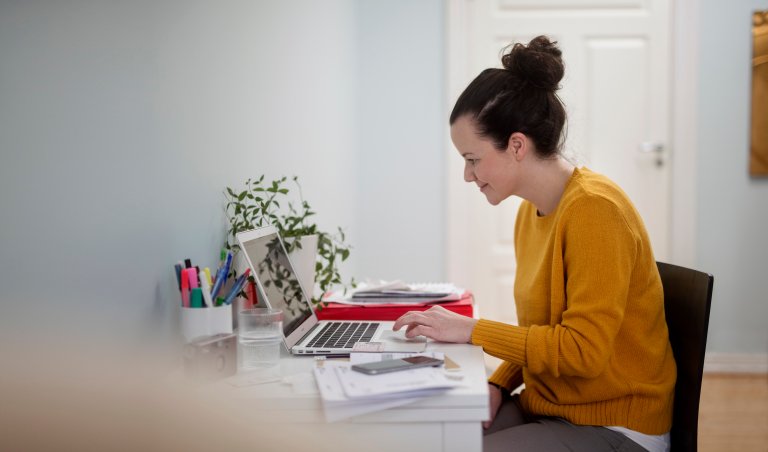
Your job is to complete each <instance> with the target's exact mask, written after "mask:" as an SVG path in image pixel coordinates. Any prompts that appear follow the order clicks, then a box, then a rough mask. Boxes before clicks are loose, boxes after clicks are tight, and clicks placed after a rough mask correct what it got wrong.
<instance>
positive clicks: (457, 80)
mask: <svg viewBox="0 0 768 452" xmlns="http://www.w3.org/2000/svg"><path fill="white" fill-rule="evenodd" d="M469 1H471V0H448V2H447V4H446V5H447V8H446V27H445V42H446V48H445V64H446V66H445V73H446V74H447V76H446V99H447V101H446V103H445V114H444V117H445V118H448V117H449V115H450V112H451V109H452V108H453V100H454V99H455V98H456V97H457V96H458V94H460V93H461V90H462V89H463V88H464V83H465V81H464V79H463V73H464V72H463V70H464V68H466V66H467V64H468V61H469V57H468V53H467V52H468V51H469V50H468V49H467V41H468V39H467V36H468V26H467V22H466V21H467V18H468V12H467V2H469ZM698 5H699V0H674V2H673V6H672V20H671V26H672V30H671V33H670V36H671V40H672V44H671V45H672V52H671V54H672V56H671V58H672V61H671V66H672V74H671V77H672V80H671V86H670V93H671V96H670V103H671V105H670V107H671V109H672V114H671V124H670V128H669V130H670V151H669V152H670V160H671V166H672V167H671V169H670V177H671V178H672V180H671V181H670V194H671V200H670V209H671V211H670V212H668V218H669V223H670V224H669V228H670V231H669V237H670V239H669V243H670V244H669V248H670V249H669V250H667V251H668V253H669V254H668V255H669V256H671V261H672V263H675V264H677V265H682V266H686V267H695V264H696V213H697V209H696V199H697V198H696V166H697V165H696V157H697V141H698V126H697V124H698V112H697V110H696V107H697V102H696V99H697V93H698V67H699V65H698V62H699V58H698V52H699V45H698V42H699V27H698V11H699V8H698ZM445 130H446V134H445V136H446V152H445V155H446V160H447V163H446V165H445V171H446V173H445V180H446V193H447V196H446V199H445V212H446V213H445V215H446V234H445V236H444V237H445V244H444V249H445V256H446V267H445V269H446V273H447V274H446V277H447V280H448V281H457V282H459V281H462V280H464V278H465V275H468V274H469V269H470V268H469V265H470V264H471V262H469V261H470V256H471V255H470V249H469V240H467V237H468V234H469V233H470V228H469V221H470V220H471V218H468V217H469V216H468V215H466V214H465V212H466V209H465V207H466V206H468V205H469V204H468V199H467V193H468V191H467V190H464V189H463V185H464V184H465V182H464V181H463V180H462V179H461V177H460V176H461V174H463V170H462V168H463V162H461V161H460V159H459V158H458V157H457V156H456V151H455V150H454V148H453V144H452V143H451V140H450V133H449V132H450V131H449V129H448V128H447V127H446V129H445Z"/></svg>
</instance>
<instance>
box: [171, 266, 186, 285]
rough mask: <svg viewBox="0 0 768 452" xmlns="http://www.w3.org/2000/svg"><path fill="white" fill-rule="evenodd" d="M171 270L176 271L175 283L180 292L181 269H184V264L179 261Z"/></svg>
mask: <svg viewBox="0 0 768 452" xmlns="http://www.w3.org/2000/svg"><path fill="white" fill-rule="evenodd" d="M173 268H174V270H175V271H176V283H177V284H178V286H179V290H181V269H182V268H184V264H183V263H182V262H181V261H179V262H177V263H176V265H174V266H173Z"/></svg>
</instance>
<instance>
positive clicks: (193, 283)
mask: <svg viewBox="0 0 768 452" xmlns="http://www.w3.org/2000/svg"><path fill="white" fill-rule="evenodd" d="M187 275H189V288H190V290H191V289H194V288H197V287H199V285H198V284H197V269H196V268H195V267H192V268H188V269H187Z"/></svg>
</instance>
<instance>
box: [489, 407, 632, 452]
mask: <svg viewBox="0 0 768 452" xmlns="http://www.w3.org/2000/svg"><path fill="white" fill-rule="evenodd" d="M501 451H522V452H526V451H531V452H550V451H555V452H556V451H573V452H581V451H583V452H601V451H610V452H614V451H617V452H618V451H620V452H644V451H645V449H644V448H642V447H641V446H640V445H639V444H637V443H636V442H634V441H632V440H631V439H629V438H627V437H626V436H624V435H622V434H621V433H619V432H615V431H613V430H609V429H607V428H604V427H595V426H590V425H574V424H571V423H570V422H568V421H565V420H563V419H559V418H555V417H535V416H530V415H527V414H526V413H525V412H523V410H522V409H521V408H520V402H519V397H518V396H517V395H515V396H513V397H512V398H511V399H509V400H505V401H504V402H503V403H502V405H501V408H499V412H498V413H497V414H496V418H494V420H493V424H491V426H490V427H489V428H488V429H487V430H485V431H484V432H483V452H501Z"/></svg>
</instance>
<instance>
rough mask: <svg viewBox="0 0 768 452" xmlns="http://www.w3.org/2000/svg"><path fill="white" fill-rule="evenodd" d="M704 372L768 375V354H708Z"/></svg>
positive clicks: (705, 359) (705, 358)
mask: <svg viewBox="0 0 768 452" xmlns="http://www.w3.org/2000/svg"><path fill="white" fill-rule="evenodd" d="M704 372H709V373H746V374H757V373H768V353H707V354H706V356H705V357H704Z"/></svg>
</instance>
